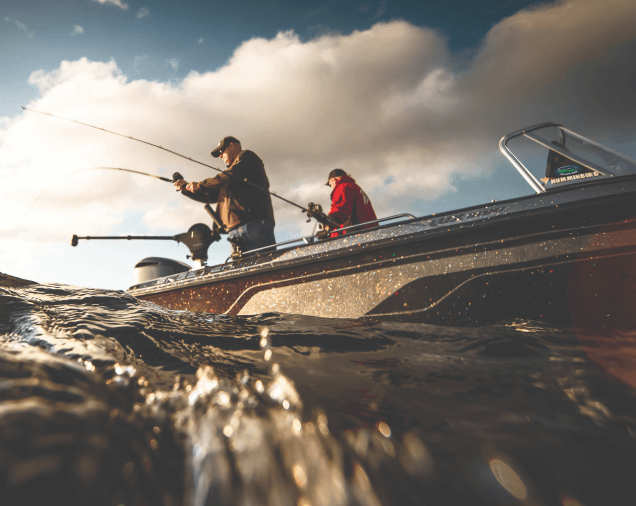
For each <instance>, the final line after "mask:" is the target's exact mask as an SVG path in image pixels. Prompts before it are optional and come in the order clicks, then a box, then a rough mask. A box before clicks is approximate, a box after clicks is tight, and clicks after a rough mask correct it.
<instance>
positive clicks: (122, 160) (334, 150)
mask: <svg viewBox="0 0 636 506" xmlns="http://www.w3.org/2000/svg"><path fill="white" fill-rule="evenodd" d="M635 27H636V2H634V1H633V0H560V1H544V2H529V1H525V0H518V1H516V0H508V1H496V0H490V1H487V0H471V1H457V2H446V3H442V2H429V1H419V2H417V1H415V2H414V1H412V0H410V1H394V0H379V1H377V0H370V1H364V0H327V1H323V2H309V1H303V0H294V1H289V0H279V1H276V2H274V1H268V0H260V1H234V2H218V3H217V2H211V1H195V0H186V1H182V2H165V1H162V2H156V1H145V0H144V1H142V2H132V1H124V0H61V1H56V0H31V1H29V2H25V1H24V0H3V2H2V5H1V6H0V68H2V73H1V74H0V180H1V181H2V185H0V213H2V216H3V218H4V219H3V220H2V221H0V272H3V273H6V274H11V275H14V276H18V277H22V278H26V279H32V280H34V281H38V282H53V283H63V284H70V285H77V286H85V287H92V288H104V289H115V290H123V289H126V288H127V287H128V286H130V285H131V284H132V279H133V278H132V273H133V267H134V265H135V264H136V263H137V262H138V261H139V260H141V259H143V258H145V257H149V256H162V257H167V258H173V259H175V260H179V261H186V262H188V261H187V260H186V255H187V254H188V253H189V252H188V251H187V248H186V247H185V246H184V245H179V244H177V243H176V242H173V241H80V243H79V245H78V246H77V247H75V248H72V247H71V245H70V239H71V236H72V235H73V234H77V235H80V236H84V235H92V236H95V235H155V236H156V235H167V236H173V235H175V234H178V233H181V232H185V231H186V230H187V229H188V228H189V227H190V226H191V225H192V224H194V223H199V222H202V223H206V224H209V221H210V220H209V218H208V217H207V215H206V213H205V211H204V210H203V208H202V206H201V205H200V204H198V203H196V202H193V201H190V200H189V199H187V198H185V197H183V196H181V195H180V194H179V193H177V192H175V191H174V188H173V187H172V186H171V185H170V184H168V183H165V182H162V181H159V180H157V179H153V178H148V177H144V176H139V175H133V174H129V173H125V172H122V171H112V170H103V169H96V167H119V168H126V169H129V170H136V171H141V172H146V173H150V174H154V175H160V176H164V177H171V175H172V173H173V172H175V171H179V172H181V173H182V174H183V175H184V177H185V179H186V180H188V181H192V180H194V181H200V180H202V179H204V178H206V177H212V176H213V175H214V174H215V172H214V171H212V170H211V169H209V168H206V167H203V166H201V165H198V164H195V163H192V162H189V161H188V160H185V159H182V158H179V157H176V156H174V155H171V154H169V153H166V152H165V151H162V150H160V149H157V148H154V147H152V146H149V145H146V144H142V143H140V142H136V141H134V140H131V139H126V138H123V137H120V136H115V135H112V134H109V133H106V132H102V131H99V130H96V129H93V128H88V127H86V126H82V125H79V124H77V123H73V122H70V121H63V120H60V119H56V118H53V117H50V116H45V115H42V114H37V113H35V112H29V111H25V110H23V109H21V108H20V106H25V107H27V108H28V109H34V110H36V111H42V112H46V113H50V114H53V115H57V116H61V117H64V118H69V119H71V120H77V121H78V122H82V123H88V124H91V125H95V126H97V127H100V128H104V129H106V130H110V131H114V132H117V133H121V134H123V135H125V136H132V137H134V138H138V139H142V140H144V141H148V142H150V143H154V144H158V145H161V146H163V147H165V148H167V149H171V150H173V151H176V152H178V153H181V154H183V155H185V156H188V157H192V158H193V159H195V160H200V161H202V162H204V163H206V164H209V165H212V166H215V167H218V168H221V169H222V168H224V167H222V166H221V165H220V164H221V163H222V162H220V161H219V160H218V159H214V158H212V157H211V156H210V150H211V148H213V147H214V146H216V145H217V143H218V142H219V140H220V139H221V138H222V137H224V136H226V135H234V136H235V137H237V138H238V139H240V140H241V142H242V144H243V147H244V148H245V149H251V150H252V151H254V152H256V153H257V154H258V155H259V156H260V157H261V158H262V159H263V161H264V163H265V167H266V170H267V173H268V176H269V179H270V184H271V189H272V190H273V191H275V192H276V193H278V194H279V195H282V196H284V197H285V198H287V199H289V200H292V201H294V202H297V203H299V204H300V205H306V204H307V203H308V202H310V201H312V202H317V203H321V204H322V205H323V207H325V208H328V207H329V191H330V190H329V188H327V187H325V186H324V183H325V181H326V177H327V174H328V173H329V172H330V171H331V170H332V169H333V168H336V167H338V168H342V169H344V170H345V171H347V172H348V173H349V174H351V175H352V176H353V177H354V178H355V179H356V181H357V182H358V183H359V184H360V185H361V186H362V187H363V189H364V190H365V191H366V193H367V194H368V195H369V196H370V198H371V200H372V202H373V205H374V208H375V210H376V212H377V214H378V216H390V215H393V214H397V213H401V212H409V213H412V214H414V215H416V216H424V215H428V214H432V213H439V212H443V211H448V210H452V209H456V208H461V207H467V206H471V205H477V204H481V203H485V202H490V200H492V199H498V200H504V199H508V198H515V197H519V196H522V195H528V194H531V193H533V190H532V189H531V188H530V187H529V186H528V185H527V183H525V181H524V180H523V179H522V178H521V176H519V175H518V174H517V173H516V172H515V171H514V169H513V168H512V167H511V166H510V165H509V164H508V162H507V161H506V160H505V159H504V157H503V156H502V155H501V153H500V152H499V150H498V141H499V139H500V138H501V137H502V136H503V135H505V134H507V133H509V132H511V131H514V130H518V129H520V128H523V127H525V126H529V125H533V124H536V123H542V122H548V121H553V122H557V123H561V124H563V125H564V126H566V127H568V128H569V129H571V130H574V131H576V132H578V133H580V134H582V135H584V136H586V137H589V138H591V139H593V140H596V141H599V142H602V143H604V144H607V145H609V146H611V147H613V148H615V149H618V150H620V151H622V152H624V153H626V154H628V155H630V156H636V144H635V141H634V139H635V138H636V137H635V133H636V132H635V131H636V121H635V119H636V93H635V90H636V65H634V62H635V61H636V28H635ZM274 210H275V215H276V223H277V225H276V237H277V239H278V240H287V239H291V238H294V237H300V236H304V235H309V234H310V233H311V232H312V230H313V224H312V223H309V224H308V223H306V222H305V218H304V215H302V214H301V213H300V211H299V210H298V209H296V208H294V207H291V206H289V205H288V204H285V203H283V202H281V201H279V200H278V199H274ZM229 251H230V248H229V244H228V243H227V242H226V241H225V240H222V241H221V242H219V243H215V244H213V245H212V246H211V247H210V251H209V254H210V259H209V261H208V263H209V264H216V263H220V262H223V261H224V260H225V259H226V258H227V256H228V255H229ZM188 263H189V262H188Z"/></svg>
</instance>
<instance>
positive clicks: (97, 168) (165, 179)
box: [21, 167, 173, 228]
mask: <svg viewBox="0 0 636 506" xmlns="http://www.w3.org/2000/svg"><path fill="white" fill-rule="evenodd" d="M100 169H103V170H121V171H123V172H132V173H133V174H140V175H142V176H148V177H152V178H155V179H161V180H162V181H167V182H168V183H172V182H173V181H172V179H168V178H167V177H161V176H155V175H154V174H148V173H146V172H139V171H138V170H131V169H123V168H121V167H89V168H87V169H79V170H75V171H73V172H69V173H68V174H65V175H64V176H62V177H61V178H59V179H58V180H57V181H54V182H53V183H51V184H50V185H49V186H47V187H46V188H45V189H44V190H43V191H42V193H40V194H39V195H38V196H37V197H36V198H35V200H34V201H33V203H32V204H31V207H29V210H28V211H27V213H26V215H25V216H24V220H23V221H22V227H21V228H24V223H25V222H26V219H27V218H28V217H29V214H30V213H31V210H32V209H33V207H34V206H35V204H36V203H37V201H38V200H40V197H41V196H42V195H44V194H45V193H46V192H47V191H49V190H50V189H51V187H53V186H55V185H56V184H57V183H59V182H60V181H62V180H64V179H66V178H67V177H70V176H72V175H73V174H77V173H78V172H85V171H87V170H100Z"/></svg>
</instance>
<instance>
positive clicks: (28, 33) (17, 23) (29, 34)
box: [4, 17, 35, 39]
mask: <svg viewBox="0 0 636 506" xmlns="http://www.w3.org/2000/svg"><path fill="white" fill-rule="evenodd" d="M4 21H5V23H13V24H14V25H15V26H16V27H17V28H18V29H19V30H22V31H23V32H24V33H25V34H26V36H27V37H28V38H29V39H32V38H33V37H34V36H35V32H34V31H32V30H29V28H28V27H27V26H26V25H25V24H24V23H22V22H20V21H18V20H17V19H13V18H10V17H5V18H4Z"/></svg>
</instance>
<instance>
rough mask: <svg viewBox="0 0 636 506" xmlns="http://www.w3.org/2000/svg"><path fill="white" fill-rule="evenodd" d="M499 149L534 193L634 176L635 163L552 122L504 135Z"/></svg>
mask: <svg viewBox="0 0 636 506" xmlns="http://www.w3.org/2000/svg"><path fill="white" fill-rule="evenodd" d="M499 147H500V149H501V151H502V153H503V154H504V155H505V156H506V157H507V158H508V159H509V160H510V161H511V162H512V164H513V165H514V167H515V168H516V169H517V170H518V171H519V173H520V174H521V175H522V176H523V177H524V179H525V180H526V181H527V182H528V184H529V185H530V186H531V187H532V188H533V189H534V190H535V191H536V192H537V193H541V192H544V191H549V190H550V189H552V188H556V187H561V186H564V185H571V184H577V183H580V182H581V181H582V180H589V179H591V178H602V179H605V178H609V177H614V176H624V175H629V174H636V160H633V159H631V158H629V157H628V156H625V155H623V154H621V153H618V152H617V151H614V150H612V149H610V148H607V147H605V146H603V145H601V144H598V143H597V142H594V141H591V140H589V139H586V138H585V137H583V136H581V135H579V134H577V133H575V132H572V131H571V130H568V129H567V128H564V127H562V126H561V125H557V124H555V123H544V124H541V125H535V126H533V127H528V128H525V129H523V130H519V131H517V132H513V133H511V134H508V135H507V136H505V137H504V138H503V139H501V141H500V143H499Z"/></svg>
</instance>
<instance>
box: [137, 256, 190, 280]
mask: <svg viewBox="0 0 636 506" xmlns="http://www.w3.org/2000/svg"><path fill="white" fill-rule="evenodd" d="M189 270H190V266H189V265H188V264H185V263H183V262H178V261H176V260H171V259H170V258H161V257H148V258H144V259H143V260H141V261H139V262H137V264H136V265H135V268H134V270H133V284H134V285H137V284H139V283H145V282H146V281H150V280H152V279H157V278H163V277H165V276H171V275H173V274H178V273H180V272H186V271H189Z"/></svg>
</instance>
